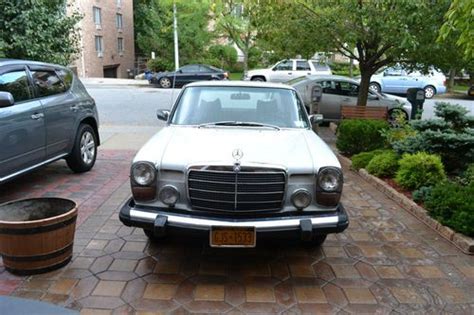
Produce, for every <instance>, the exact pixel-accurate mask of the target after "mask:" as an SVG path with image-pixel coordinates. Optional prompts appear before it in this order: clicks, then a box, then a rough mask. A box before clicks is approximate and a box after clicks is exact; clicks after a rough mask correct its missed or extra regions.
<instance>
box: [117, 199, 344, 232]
mask: <svg viewBox="0 0 474 315" xmlns="http://www.w3.org/2000/svg"><path fill="white" fill-rule="evenodd" d="M207 215H209V214H207ZM119 217H120V221H122V223H123V224H125V225H127V226H135V227H141V228H144V229H148V230H153V231H155V234H159V235H162V234H165V233H166V232H167V230H169V229H173V228H176V229H179V230H183V229H184V230H194V231H209V230H211V227H213V226H225V227H255V230H256V232H257V234H266V233H268V232H272V233H275V232H296V233H301V236H303V234H305V237H304V238H307V236H308V234H315V235H321V234H329V233H339V232H342V231H344V230H345V229H346V228H347V227H348V225H349V218H348V216H347V213H346V211H345V209H344V207H343V206H342V204H339V206H338V207H337V210H336V211H331V212H326V213H321V214H319V213H318V214H315V213H313V214H311V215H308V214H305V215H298V216H296V215H292V216H270V217H264V218H262V217H258V218H248V217H246V218H235V217H232V218H228V217H226V218H224V217H219V216H213V217H209V216H204V215H200V214H199V213H196V214H193V215H192V216H191V215H189V214H181V213H176V212H170V211H169V210H168V209H157V208H154V207H145V206H139V205H136V204H135V202H134V201H133V198H131V199H129V200H128V201H127V202H126V203H125V204H124V205H123V206H122V208H121V209H120V214H119ZM272 235H273V234H272Z"/></svg>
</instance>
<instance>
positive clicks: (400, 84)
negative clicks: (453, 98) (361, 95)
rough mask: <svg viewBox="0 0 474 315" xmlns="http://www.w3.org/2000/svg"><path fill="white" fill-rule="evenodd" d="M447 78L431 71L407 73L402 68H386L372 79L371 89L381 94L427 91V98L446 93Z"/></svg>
mask: <svg viewBox="0 0 474 315" xmlns="http://www.w3.org/2000/svg"><path fill="white" fill-rule="evenodd" d="M445 84H446V76H445V75H444V74H443V73H441V72H439V71H437V70H435V69H430V71H429V74H422V73H421V72H419V71H412V72H410V71H407V70H405V69H403V68H400V67H392V68H386V69H384V70H383V71H381V72H379V73H377V74H375V75H373V76H372V78H371V79H370V89H371V90H373V91H375V92H378V93H381V92H384V93H395V94H406V93H407V90H408V89H409V88H420V89H424V90H425V98H427V99H430V98H432V97H433V96H435V95H436V94H442V93H446V85H445Z"/></svg>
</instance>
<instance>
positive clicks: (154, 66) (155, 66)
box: [147, 58, 173, 72]
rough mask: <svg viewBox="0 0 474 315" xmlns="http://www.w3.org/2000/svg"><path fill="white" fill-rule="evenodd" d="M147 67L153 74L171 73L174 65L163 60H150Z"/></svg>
mask: <svg viewBox="0 0 474 315" xmlns="http://www.w3.org/2000/svg"><path fill="white" fill-rule="evenodd" d="M147 67H148V69H150V70H151V71H153V72H162V71H167V70H168V71H169V70H171V69H173V65H172V64H170V63H168V62H167V61H165V60H164V59H161V58H155V59H150V60H148V62H147Z"/></svg>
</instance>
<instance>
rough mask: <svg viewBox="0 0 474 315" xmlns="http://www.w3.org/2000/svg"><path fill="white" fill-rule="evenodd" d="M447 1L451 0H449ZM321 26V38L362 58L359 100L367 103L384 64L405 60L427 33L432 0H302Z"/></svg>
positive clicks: (309, 16)
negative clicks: (426, 22)
mask: <svg viewBox="0 0 474 315" xmlns="http://www.w3.org/2000/svg"><path fill="white" fill-rule="evenodd" d="M446 1H447V0H446ZM298 3H299V4H300V5H302V6H303V7H304V8H305V12H306V16H307V18H310V19H311V21H312V23H313V24H314V25H315V27H316V28H317V29H318V30H319V31H318V33H317V36H318V40H320V41H322V42H325V43H327V46H329V47H331V46H332V47H334V49H335V50H336V51H337V52H339V53H341V54H343V55H345V56H347V57H349V58H352V59H354V60H357V61H358V62H359V68H360V72H361V82H360V88H359V95H358V100H357V104H358V105H361V106H364V105H366V104H367V96H368V89H369V83H370V77H371V76H372V75H373V74H374V73H376V72H377V70H379V69H380V68H382V67H384V66H388V65H391V64H394V63H396V62H399V61H403V60H404V56H405V55H407V54H408V53H409V52H410V51H413V50H416V49H417V48H418V47H419V43H420V38H423V36H425V35H426V33H425V32H426V31H427V30H429V27H428V26H427V25H425V19H426V16H429V15H430V14H431V13H432V7H433V6H434V5H433V3H432V1H429V0H419V1H411V0H377V1H375V0H374V1H363V0H344V1H337V2H336V1H330V0H306V1H305V0H300V1H299V2H298Z"/></svg>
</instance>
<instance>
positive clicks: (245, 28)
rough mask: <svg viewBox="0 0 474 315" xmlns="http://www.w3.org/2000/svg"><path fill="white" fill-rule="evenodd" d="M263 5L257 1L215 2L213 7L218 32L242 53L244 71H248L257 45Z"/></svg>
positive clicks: (220, 0) (233, 0) (222, 0)
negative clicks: (251, 54) (252, 51)
mask: <svg viewBox="0 0 474 315" xmlns="http://www.w3.org/2000/svg"><path fill="white" fill-rule="evenodd" d="M261 5H262V4H260V3H259V2H258V1H255V0H215V1H214V2H213V5H212V9H213V13H214V17H215V21H216V31H217V33H218V34H219V35H220V36H224V37H228V38H229V39H230V40H231V41H232V42H233V43H235V45H237V47H238V48H239V49H240V50H241V51H242V53H243V55H244V62H243V63H244V71H247V70H248V60H249V53H250V51H251V50H252V48H253V47H254V46H255V43H256V35H257V30H258V23H259V17H258V13H259V8H260V6H261Z"/></svg>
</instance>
